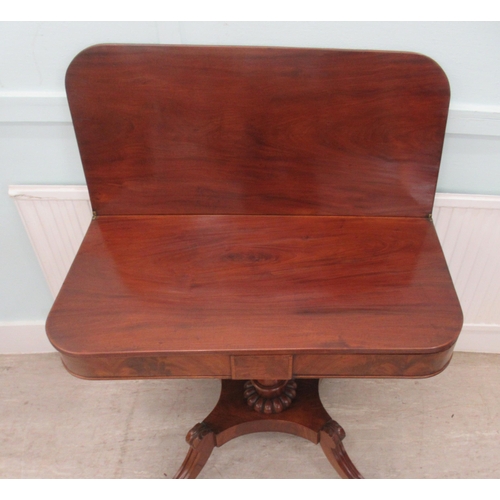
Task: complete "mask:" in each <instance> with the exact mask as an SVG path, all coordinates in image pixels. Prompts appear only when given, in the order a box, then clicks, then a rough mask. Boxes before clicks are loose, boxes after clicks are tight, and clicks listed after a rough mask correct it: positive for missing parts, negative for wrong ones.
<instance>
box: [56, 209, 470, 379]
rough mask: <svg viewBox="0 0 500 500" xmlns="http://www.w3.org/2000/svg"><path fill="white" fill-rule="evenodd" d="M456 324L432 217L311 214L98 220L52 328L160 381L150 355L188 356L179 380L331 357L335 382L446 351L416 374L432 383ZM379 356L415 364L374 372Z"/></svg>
mask: <svg viewBox="0 0 500 500" xmlns="http://www.w3.org/2000/svg"><path fill="white" fill-rule="evenodd" d="M75 319H77V321H75ZM460 327H461V313H460V306H459V304H458V301H457V298H456V295H455V292H454V289H453V286H452V284H451V279H450V276H449V273H448V270H447V267H446V263H445V261H444V258H443V256H442V252H441V248H440V246H439V242H438V240H437V236H436V233H435V230H434V227H433V225H432V223H431V222H430V221H429V220H427V219H414V218H361V217H347V218H345V217H307V216H306V217H304V216H295V217H283V216H267V217H263V216H161V217H160V216H158V217H128V216H127V217H125V216H123V217H99V218H98V219H97V220H95V221H93V222H92V224H91V227H90V229H89V232H88V233H87V235H86V237H85V240H84V242H83V244H82V247H81V248H80V251H79V253H78V255H77V257H76V259H75V262H74V264H73V266H72V268H71V270H70V272H69V274H68V277H67V279H66V281H65V283H64V287H63V290H62V291H61V293H60V295H59V296H58V298H57V299H56V301H55V304H54V306H53V309H52V312H51V314H50V316H49V318H48V321H47V331H48V334H49V338H50V340H51V341H52V343H53V344H54V346H55V347H56V348H57V349H58V350H60V351H61V352H63V353H64V354H66V355H68V356H73V357H75V356H80V357H82V358H83V359H84V360H86V361H87V362H88V364H90V365H93V364H94V363H95V362H96V360H97V359H99V358H102V357H105V356H109V357H114V356H116V357H119V358H123V357H128V358H130V361H129V367H130V369H131V370H132V373H133V370H134V367H136V369H137V366H138V365H137V364H134V359H139V358H140V359H141V360H142V361H138V363H139V370H142V371H143V373H144V375H146V376H147V374H148V371H150V372H149V374H150V375H152V376H158V372H157V370H156V368H155V363H156V362H157V361H153V359H154V360H158V358H162V357H163V358H164V361H165V362H166V363H167V364H168V363H169V357H170V356H173V358H172V359H175V360H176V363H178V365H179V366H181V367H182V364H183V363H184V361H183V358H182V356H181V355H182V354H185V355H186V357H185V361H186V363H188V367H189V372H190V373H186V372H187V370H184V372H182V368H181V373H179V375H180V376H195V377H196V376H198V377H199V376H223V377H228V376H231V375H232V376H233V378H254V379H257V378H276V379H287V378H290V376H291V375H292V373H293V374H294V375H296V376H304V375H305V376H308V375H309V376H311V375H314V376H318V373H310V371H311V370H316V371H319V373H320V374H321V376H328V368H327V369H325V361H326V366H328V365H329V362H328V356H332V355H334V356H339V355H342V356H344V357H343V358H342V359H343V366H344V370H346V371H345V373H342V372H341V373H338V371H337V368H336V367H335V365H334V364H333V363H330V370H332V374H334V373H335V374H338V375H343V374H344V375H347V374H350V373H352V369H351V367H352V366H354V365H358V367H359V361H358V359H359V358H358V357H359V356H360V355H364V356H367V355H368V356H372V359H371V363H370V364H366V363H365V362H363V364H364V366H362V369H361V372H359V374H362V375H364V376H372V375H387V376H391V375H392V376H394V375H396V376H404V375H408V374H411V373H408V372H407V370H408V369H409V365H407V364H406V362H405V360H407V361H408V362H410V363H412V362H413V361H414V360H413V359H412V358H411V356H415V355H433V354H435V353H442V356H441V357H440V360H441V361H442V364H439V363H438V366H436V365H435V364H433V363H432V362H431V360H432V359H433V358H432V356H431V357H429V365H428V367H427V371H425V368H424V369H423V370H422V367H421V368H420V370H421V371H420V373H415V375H430V374H432V373H434V372H436V371H439V370H440V369H441V368H443V366H444V364H445V363H447V361H448V359H449V356H448V354H447V351H448V350H449V349H450V348H451V347H452V346H453V344H454V343H455V341H456V339H457V336H458V334H459V332H460ZM193 355H198V356H205V358H204V359H205V360H206V363H200V364H199V365H197V363H190V360H191V359H193V358H190V357H191V356H193ZM208 355H210V356H213V360H214V361H213V363H214V370H215V373H213V375H212V374H211V373H210V372H207V364H208V366H210V365H211V364H212V358H211V357H207V356H208ZM249 355H255V356H257V358H256V359H255V372H252V371H251V369H252V366H253V365H252V359H251V358H248V356H249ZM311 355H314V356H320V357H319V358H316V359H317V360H318V361H321V362H320V363H318V364H316V363H313V364H312V365H311V364H310V363H308V361H309V360H311V359H312V358H310V357H309V356H311ZM376 355H400V356H401V355H404V356H410V357H409V358H401V357H400V358H399V361H400V362H401V361H402V363H401V364H400V366H399V370H398V367H395V366H392V367H391V370H390V371H387V372H384V371H382V372H381V371H380V362H381V359H378V358H377V357H376ZM221 356H226V358H227V362H224V361H223V360H222V359H221ZM240 356H241V358H240ZM292 356H293V357H294V358H293V362H291V360H292ZM321 356H323V357H321ZM325 356H326V358H325ZM148 359H150V360H151V363H149V362H148V361H147V360H148ZM231 359H232V364H233V369H232V370H231V363H230V361H231ZM281 359H282V361H281ZM363 359H364V360H366V359H368V358H363ZM144 360H146V361H144ZM266 360H267V365H266ZM332 361H333V359H332ZM143 363H146V364H145V366H144V365H143V366H141V364H143ZM424 363H425V362H424ZM235 366H236V367H239V368H238V369H239V371H238V370H237V369H235V368H234V367H235ZM300 367H303V368H300ZM305 367H306V368H305ZM304 368H305V369H304ZM280 370H281V371H280ZM77 373H78V372H77ZM79 374H81V375H83V376H85V375H86V373H85V372H80V373H79ZM166 374H167V375H169V374H168V373H166ZM110 375H112V374H111V373H110ZM170 375H172V376H175V375H177V373H176V371H175V368H174V369H173V371H172V373H170Z"/></svg>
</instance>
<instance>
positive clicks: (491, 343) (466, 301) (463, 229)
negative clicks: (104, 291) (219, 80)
mask: <svg viewBox="0 0 500 500" xmlns="http://www.w3.org/2000/svg"><path fill="white" fill-rule="evenodd" d="M9 195H10V196H11V197H12V198H13V199H14V201H15V203H16V206H17V208H18V210H19V213H20V215H21V218H22V220H23V223H24V225H25V228H26V231H27V233H28V235H29V237H30V241H31V243H32V245H33V248H34V250H35V253H36V255H37V257H38V260H39V262H40V265H41V267H42V270H43V272H44V275H45V277H46V279H47V282H48V284H49V287H50V290H51V292H52V294H53V296H54V297H55V296H56V295H57V293H58V291H59V289H60V287H61V285H62V282H63V280H64V277H65V276H66V273H67V272H68V269H69V266H70V265H71V262H72V261H73V258H74V256H75V255H76V252H77V250H78V247H79V245H80V243H81V241H82V239H83V236H84V234H85V231H86V230H87V227H88V225H89V223H90V220H91V217H92V212H91V208H90V203H89V200H88V192H87V189H86V187H85V186H10V188H9ZM433 218H434V222H435V225H436V230H437V233H438V235H439V239H440V241H441V244H442V247H443V251H444V254H445V256H446V259H447V262H448V266H449V269H450V273H451V276H452V278H453V282H454V284H455V287H456V290H457V293H458V296H459V298H460V302H461V304H462V309H463V311H464V319H465V324H464V328H463V330H462V333H461V335H460V337H459V340H458V343H457V345H456V350H459V351H471V352H495V353H500V252H499V251H498V249H499V248H500V196H486V195H484V196H483V195H457V194H437V195H436V200H435V204H434V211H433ZM51 350H53V348H52V347H51V346H50V344H49V343H48V342H47V341H46V339H45V334H44V331H43V325H42V324H25V325H21V324H19V323H16V324H14V323H12V324H7V323H3V324H0V353H7V352H47V351H51Z"/></svg>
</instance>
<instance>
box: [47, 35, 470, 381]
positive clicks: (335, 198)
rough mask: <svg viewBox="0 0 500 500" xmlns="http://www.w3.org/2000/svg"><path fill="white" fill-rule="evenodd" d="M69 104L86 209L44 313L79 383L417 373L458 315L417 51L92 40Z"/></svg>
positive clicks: (439, 91) (452, 335)
mask: <svg viewBox="0 0 500 500" xmlns="http://www.w3.org/2000/svg"><path fill="white" fill-rule="evenodd" d="M66 85H67V94H68V100H69V104H70V109H71V113H72V117H73V122H74V125H75V132H76V136H77V141H78V145H79V148H80V153H81V156H82V162H83V167H84V171H85V175H86V179H87V184H88V187H89V193H90V198H91V203H92V208H93V210H94V211H95V214H96V218H95V220H93V221H92V223H91V225H90V228H89V231H88V233H87V235H86V237H85V239H84V241H83V244H82V246H81V248H80V251H79V252H78V255H77V257H76V259H75V262H74V264H73V266H72V268H71V270H70V272H69V275H68V277H67V279H66V281H65V283H64V285H63V288H62V290H61V292H60V294H59V296H58V297H57V300H56V302H55V304H54V307H53V309H52V311H51V313H50V315H49V318H48V321H47V333H48V335H49V338H50V340H51V341H52V342H53V344H54V345H55V347H56V348H57V349H59V350H60V351H61V353H62V354H63V360H64V362H65V364H66V366H67V367H68V369H70V370H71V371H72V372H73V373H75V374H77V375H81V376H85V377H98V378H105V377H169V376H172V377H176V376H179V377H220V378H229V377H232V378H246V377H248V378H266V379H270V378H271V379H272V378H277V379H280V378H290V377H292V376H297V377H298V376H301V377H309V376H311V377H312V376H426V375H431V374H433V373H436V372H438V371H440V370H441V369H443V368H444V367H445V366H446V364H447V362H448V361H449V359H450V357H451V352H452V349H453V344H454V342H455V341H456V339H457V336H458V333H459V331H460V328H461V324H462V316H461V311H460V306H459V304H458V300H457V297H456V294H455V291H454V288H453V284H452V282H451V279H450V276H449V273H448V270H447V267H446V262H445V260H444V256H443V254H442V251H441V248H440V245H439V241H438V239H437V236H436V233H435V230H434V226H433V224H432V221H431V220H430V219H429V217H428V215H429V214H430V213H431V211H432V205H433V200H434V194H435V186H436V182H437V175H438V170H439V162H440V158H441V151H442V146H443V138H444V130H445V125H446V117H447V111H448V102H449V88H448V82H447V79H446V76H445V75H444V73H443V72H442V70H441V69H440V68H439V66H438V65H437V64H436V63H435V62H434V61H432V60H430V59H428V58H427V57H424V56H421V55H418V54H409V53H395V52H370V51H347V50H323V49H283V48H255V47H192V46H147V45H136V46H134V45H125V46H121V45H101V46H95V47H91V48H89V49H87V50H85V51H83V52H82V53H81V54H79V55H78V56H77V57H76V58H75V60H74V61H73V62H72V64H71V65H70V67H69V69H68V73H67V79H66Z"/></svg>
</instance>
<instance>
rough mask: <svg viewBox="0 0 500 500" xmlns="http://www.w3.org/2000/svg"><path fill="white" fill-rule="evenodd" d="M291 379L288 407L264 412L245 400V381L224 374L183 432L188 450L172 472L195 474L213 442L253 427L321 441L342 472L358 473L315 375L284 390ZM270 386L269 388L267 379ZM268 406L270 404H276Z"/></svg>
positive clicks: (186, 476) (353, 475) (344, 474)
mask: <svg viewBox="0 0 500 500" xmlns="http://www.w3.org/2000/svg"><path fill="white" fill-rule="evenodd" d="M295 384H296V397H295V399H294V400H293V402H292V404H291V405H290V407H288V408H286V409H283V410H281V411H279V412H277V413H267V412H265V411H264V410H260V409H257V411H256V409H254V406H255V405H254V403H255V401H253V399H251V400H250V401H249V402H247V399H246V398H248V392H249V390H248V389H249V384H248V383H246V382H244V381H240V380H222V390H221V395H220V398H219V401H218V403H217V404H216V406H215V408H214V409H213V410H212V412H211V413H210V414H209V415H208V417H207V418H206V419H205V420H204V421H203V422H202V423H200V424H196V425H195V426H194V427H193V429H192V430H191V431H189V433H188V435H187V437H186V441H187V442H188V444H189V451H188V454H187V456H186V459H185V460H184V463H183V464H182V466H181V468H180V469H179V471H178V472H177V474H176V475H175V478H176V479H194V478H195V477H197V476H198V474H199V473H200V471H201V470H202V468H203V466H204V465H205V463H206V462H207V460H208V458H209V457H210V454H211V452H212V450H213V449H214V447H215V446H217V447H220V446H222V445H223V444H225V443H227V442H228V441H230V440H231V439H234V438H237V437H239V436H243V435H245V434H251V433H254V432H285V433H288V434H294V435H296V436H299V437H302V438H304V439H308V440H309V441H311V442H313V443H315V444H318V443H319V444H320V445H321V448H322V449H323V451H324V453H325V455H326V457H327V458H328V460H329V461H330V463H331V464H332V465H333V467H334V468H335V470H336V471H337V473H338V474H339V475H340V476H341V477H343V478H351V479H361V478H362V476H361V474H360V473H359V472H358V470H357V469H356V467H355V466H354V464H353V463H352V462H351V460H350V458H349V456H348V455H347V453H346V451H345V449H344V446H343V445H342V440H343V439H344V437H345V432H344V430H343V429H342V427H340V425H339V424H337V423H336V422H335V421H334V420H332V418H331V417H330V415H329V414H328V413H327V411H326V410H325V408H324V407H323V404H322V403H321V400H320V398H319V393H318V379H307V380H296V381H295V382H294V383H293V384H288V383H284V384H282V385H283V387H284V388H287V389H286V390H289V391H291V390H292V388H293V390H294V391H295ZM258 385H259V384H256V386H258ZM261 385H262V384H261ZM278 385H279V384H278V382H277V383H276V384H274V385H273V386H272V387H273V389H272V390H274V391H278V389H276V387H277V386H278ZM268 387H269V389H267V390H269V391H270V390H271V385H269V386H268ZM284 390H285V389H283V391H284ZM244 394H245V396H244ZM271 406H272V408H273V410H274V406H275V405H271ZM271 406H270V408H271ZM283 406H285V405H283ZM264 407H265V405H262V408H264ZM276 409H277V408H276ZM269 411H271V410H269Z"/></svg>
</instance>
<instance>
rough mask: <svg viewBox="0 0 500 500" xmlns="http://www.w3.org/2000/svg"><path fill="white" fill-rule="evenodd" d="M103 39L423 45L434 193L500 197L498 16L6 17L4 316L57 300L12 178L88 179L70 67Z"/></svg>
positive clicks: (2, 86) (1, 44)
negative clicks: (437, 111)
mask: <svg viewBox="0 0 500 500" xmlns="http://www.w3.org/2000/svg"><path fill="white" fill-rule="evenodd" d="M103 42H117V43H185V44H231V45H280V46H298V47H300V46H302V47H331V48H361V49H385V50H409V51H416V52H420V53H424V54H426V55H428V56H430V57H432V58H433V59H435V60H436V61H437V62H438V63H439V64H440V65H441V66H442V67H443V69H444V70H445V72H446V73H447V75H448V78H449V80H450V85H451V89H452V101H451V108H452V111H451V115H450V121H449V126H448V133H447V136H446V142H445V148H444V156H443V163H442V169H441V174H440V177H439V183H438V191H440V192H453V193H472V194H496V195H500V57H499V56H498V50H499V47H500V23H462V22H459V23H371V22H365V23H357V22H354V23H348V22H346V23H344V22H341V23H336V22H325V23H316V22H314V23H311V22H308V23H274V22H269V23H261V22H259V23H249V22H244V23H235V22H229V23H225V22H220V23H197V22H187V23H176V22H150V23H148V22H138V23H110V22H101V23H80V22H78V23H66V22H59V23H54V22H41V23H40V22H29V23H28V22H22V23H13V22H12V23H11V22H9V23H0V211H1V222H0V231H1V232H0V326H1V325H2V323H3V324H4V325H9V324H12V322H16V323H17V324H24V323H29V322H30V321H31V322H33V321H34V322H42V321H43V320H44V319H45V317H46V315H47V313H48V310H49V308H50V306H51V304H52V298H51V296H50V293H49V290H48V287H47V285H46V283H45V281H44V279H43V276H42V273H41V271H40V269H39V266H38V263H37V262H36V259H35V255H34V253H33V251H32V249H31V246H30V243H29V240H28V237H27V236H26V234H25V231H24V228H23V227H22V224H21V220H20V218H19V216H18V214H17V212H16V209H15V207H14V203H13V202H12V200H10V199H9V197H8V195H7V191H8V185H10V184H56V185H59V184H83V183H84V177H83V172H82V170H81V163H80V159H79V155H78V151H77V147H76V142H75V138H74V134H73V130H72V127H71V123H70V118H69V113H68V110H67V106H66V102H65V98H64V74H65V71H66V68H67V66H68V64H69V62H70V61H71V59H72V58H73V57H74V56H75V55H76V54H77V53H78V52H79V51H80V50H82V49H84V48H85V47H87V46H89V45H93V44H95V43H103Z"/></svg>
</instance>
